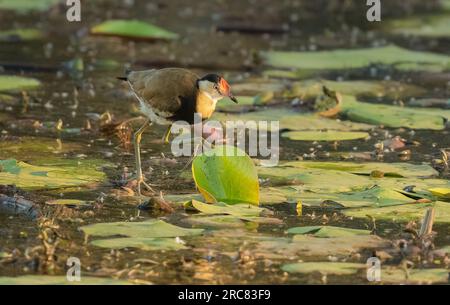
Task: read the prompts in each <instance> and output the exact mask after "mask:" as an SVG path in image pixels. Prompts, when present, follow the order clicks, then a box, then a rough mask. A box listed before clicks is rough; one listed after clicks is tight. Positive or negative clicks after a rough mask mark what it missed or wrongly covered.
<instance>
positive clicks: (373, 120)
mask: <svg viewBox="0 0 450 305" xmlns="http://www.w3.org/2000/svg"><path fill="white" fill-rule="evenodd" d="M343 100H344V103H343V105H342V114H343V115H345V116H346V118H348V119H349V120H352V121H355V122H362V123H368V124H373V125H384V126H386V127H391V128H398V127H407V128H413V129H433V130H442V129H444V128H445V125H444V118H447V119H448V118H450V110H442V109H423V108H410V107H399V106H392V105H384V104H371V103H363V102H359V101H357V100H356V99H355V97H353V96H344V97H343Z"/></svg>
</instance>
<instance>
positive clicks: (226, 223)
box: [184, 214, 245, 229]
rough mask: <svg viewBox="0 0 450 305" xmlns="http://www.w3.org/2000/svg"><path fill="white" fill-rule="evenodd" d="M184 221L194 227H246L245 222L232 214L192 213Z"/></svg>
mask: <svg viewBox="0 0 450 305" xmlns="http://www.w3.org/2000/svg"><path fill="white" fill-rule="evenodd" d="M184 222H185V223H187V224H189V225H192V226H194V227H202V228H211V229H224V228H244V227H245V222H243V221H242V220H241V219H239V218H237V217H235V216H232V215H202V214H198V215H192V216H190V217H188V218H186V219H184Z"/></svg>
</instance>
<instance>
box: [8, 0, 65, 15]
mask: <svg viewBox="0 0 450 305" xmlns="http://www.w3.org/2000/svg"><path fill="white" fill-rule="evenodd" d="M60 1H61V0H0V10H14V11H18V12H28V11H46V10H48V9H49V8H50V7H52V6H53V5H55V4H56V3H58V2H60Z"/></svg>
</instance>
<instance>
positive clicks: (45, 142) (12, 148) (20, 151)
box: [0, 137, 83, 161]
mask: <svg viewBox="0 0 450 305" xmlns="http://www.w3.org/2000/svg"><path fill="white" fill-rule="evenodd" d="M82 148H83V146H82V145H81V144H79V143H75V142H67V141H64V142H61V143H60V144H58V142H57V141H56V140H55V139H50V138H41V137H39V138H32V137H22V138H20V141H7V140H5V141H1V142H0V159H6V158H8V159H10V158H14V159H17V160H27V161H30V160H42V159H48V157H49V155H55V156H58V155H61V154H64V153H68V152H74V151H81V150H82Z"/></svg>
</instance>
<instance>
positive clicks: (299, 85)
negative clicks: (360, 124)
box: [289, 79, 425, 98]
mask: <svg viewBox="0 0 450 305" xmlns="http://www.w3.org/2000/svg"><path fill="white" fill-rule="evenodd" d="M323 86H325V87H327V88H330V89H331V90H333V91H336V92H339V93H341V94H343V95H352V96H359V95H364V96H374V97H386V96H387V97H391V98H398V97H403V96H416V95H421V94H423V93H425V89H424V88H421V87H418V86H414V85H411V84H405V83H401V82H396V81H366V80H347V81H332V80H325V79H317V80H315V79H314V80H304V81H301V82H295V83H293V84H292V89H291V90H290V92H289V95H292V96H299V97H302V98H315V97H317V96H320V95H322V94H323V89H322V88H323Z"/></svg>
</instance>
